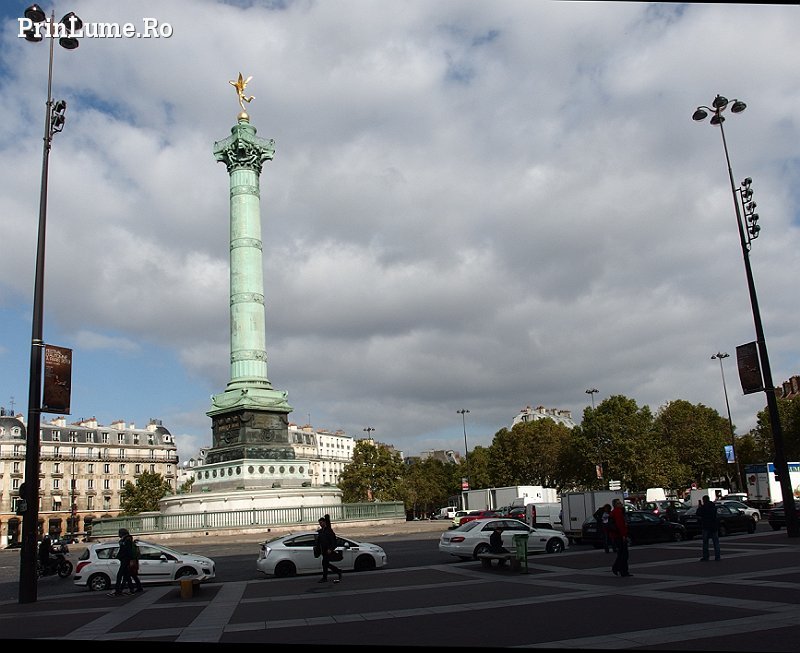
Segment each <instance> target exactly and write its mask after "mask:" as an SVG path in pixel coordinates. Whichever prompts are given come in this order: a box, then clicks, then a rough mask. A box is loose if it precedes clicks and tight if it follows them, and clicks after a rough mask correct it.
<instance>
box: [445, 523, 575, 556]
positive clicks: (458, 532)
mask: <svg viewBox="0 0 800 653" xmlns="http://www.w3.org/2000/svg"><path fill="white" fill-rule="evenodd" d="M495 528H499V529H500V530H501V531H502V538H503V546H504V547H505V548H506V549H508V550H509V551H511V552H513V551H514V535H527V536H528V553H529V554H530V553H537V552H545V553H560V552H561V551H564V550H565V549H566V548H567V547H568V546H569V539H568V538H567V536H566V535H564V533H562V532H561V531H557V530H554V529H551V528H539V527H538V526H537V527H535V528H531V527H530V526H528V525H527V524H526V523H524V522H521V521H519V520H518V519H505V518H489V519H473V520H472V521H468V522H467V523H465V524H462V525H461V526H459V527H458V528H453V529H450V530H448V531H445V532H444V533H442V536H441V537H440V538H439V551H441V552H442V553H449V554H450V555H452V556H456V557H457V558H461V559H462V560H477V559H478V554H479V553H488V551H489V537H490V536H491V534H492V531H493V530H494V529H495Z"/></svg>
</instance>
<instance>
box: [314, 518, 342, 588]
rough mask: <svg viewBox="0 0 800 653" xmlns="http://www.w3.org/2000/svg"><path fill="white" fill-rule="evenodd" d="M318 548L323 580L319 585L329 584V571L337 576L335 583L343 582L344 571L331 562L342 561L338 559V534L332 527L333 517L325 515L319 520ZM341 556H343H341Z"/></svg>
mask: <svg viewBox="0 0 800 653" xmlns="http://www.w3.org/2000/svg"><path fill="white" fill-rule="evenodd" d="M317 546H318V547H319V551H320V555H321V556H322V578H320V579H319V581H317V582H319V583H327V582H328V570H330V571H332V572H334V573H335V574H337V576H338V578H336V579H335V580H334V581H333V582H334V583H338V582H339V581H341V580H342V570H341V569H339V568H338V567H337V566H335V565H332V564H331V560H332V559H334V560H341V559H342V558H341V557H338V558H337V557H336V553H337V552H336V533H334V532H333V528H332V527H331V516H330V515H325V516H324V517H320V518H319V531H318V532H317ZM339 556H341V554H339Z"/></svg>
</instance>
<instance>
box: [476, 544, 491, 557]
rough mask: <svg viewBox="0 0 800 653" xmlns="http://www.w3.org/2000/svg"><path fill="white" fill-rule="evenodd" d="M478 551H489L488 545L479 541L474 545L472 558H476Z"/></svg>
mask: <svg viewBox="0 0 800 653" xmlns="http://www.w3.org/2000/svg"><path fill="white" fill-rule="evenodd" d="M479 553H489V545H488V544H485V543H483V542H481V543H480V544H479V545H478V546H476V547H475V552H474V553H473V554H472V559H473V560H477V559H478V554H479Z"/></svg>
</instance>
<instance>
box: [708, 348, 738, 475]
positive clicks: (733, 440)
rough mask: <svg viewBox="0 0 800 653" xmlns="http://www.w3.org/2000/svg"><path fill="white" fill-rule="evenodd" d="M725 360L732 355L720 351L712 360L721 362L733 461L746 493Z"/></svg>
mask: <svg viewBox="0 0 800 653" xmlns="http://www.w3.org/2000/svg"><path fill="white" fill-rule="evenodd" d="M723 358H730V354H728V353H725V352H721V351H718V352H717V353H716V354H713V355H712V356H711V360H718V361H719V371H720V374H722V391H723V392H724V393H725V408H726V409H727V411H728V425H729V426H730V429H731V453H733V460H734V464H735V465H736V471H737V474H736V476H737V484H738V485H739V487H740V489H741V491H745V488H746V487H747V483H746V482H745V479H744V477H743V476H742V464H741V461H740V460H739V457H738V456H737V455H736V435H735V434H734V432H733V420H732V419H731V406H730V404H729V403H728V387H727V385H726V384H725V370H723V369H722V359H723Z"/></svg>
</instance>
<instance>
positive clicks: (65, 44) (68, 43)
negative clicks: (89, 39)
mask: <svg viewBox="0 0 800 653" xmlns="http://www.w3.org/2000/svg"><path fill="white" fill-rule="evenodd" d="M58 44H59V45H60V46H61V47H62V48H64V49H65V50H74V49H75V48H77V47H78V46H79V45H80V43H78V39H76V38H75V37H74V36H62V37H61V38H60V39H58Z"/></svg>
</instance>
